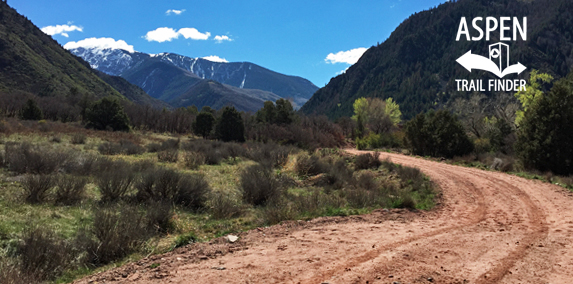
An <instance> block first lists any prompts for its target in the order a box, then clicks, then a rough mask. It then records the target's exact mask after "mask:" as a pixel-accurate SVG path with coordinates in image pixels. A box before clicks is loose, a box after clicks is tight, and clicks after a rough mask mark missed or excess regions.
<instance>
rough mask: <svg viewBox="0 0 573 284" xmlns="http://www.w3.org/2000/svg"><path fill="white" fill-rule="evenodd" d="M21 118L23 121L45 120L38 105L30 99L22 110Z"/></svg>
mask: <svg viewBox="0 0 573 284" xmlns="http://www.w3.org/2000/svg"><path fill="white" fill-rule="evenodd" d="M20 118H21V119H23V120H41V119H43V118H44V115H43V114H42V110H41V109H40V108H39V107H38V104H36V101H35V100H33V99H28V101H26V104H24V106H23V107H22V109H21V110H20Z"/></svg>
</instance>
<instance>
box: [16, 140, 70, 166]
mask: <svg viewBox="0 0 573 284" xmlns="http://www.w3.org/2000/svg"><path fill="white" fill-rule="evenodd" d="M5 147H6V154H5V155H6V156H5V163H6V164H7V165H8V170H10V171H13V172H16V173H19V174H24V173H34V174H50V173H54V172H56V171H57V170H58V169H59V168H60V166H61V165H63V164H64V163H65V162H66V161H68V160H70V159H72V158H74V155H73V152H71V151H54V150H52V149H49V148H47V147H44V146H39V145H34V146H33V145H31V144H30V143H27V142H24V143H6V146H5Z"/></svg>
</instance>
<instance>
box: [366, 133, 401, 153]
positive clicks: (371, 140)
mask: <svg viewBox="0 0 573 284" xmlns="http://www.w3.org/2000/svg"><path fill="white" fill-rule="evenodd" d="M400 146H401V141H400V138H398V137H397V136H396V135H395V134H394V133H380V134H376V133H374V132H370V133H369V134H368V135H367V136H365V137H364V138H357V139H356V148H357V149H358V150H365V149H378V148H384V147H388V148H394V147H400Z"/></svg>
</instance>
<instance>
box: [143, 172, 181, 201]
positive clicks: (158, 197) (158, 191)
mask: <svg viewBox="0 0 573 284" xmlns="http://www.w3.org/2000/svg"><path fill="white" fill-rule="evenodd" d="M180 180H181V174H180V173H178V172H176V171H174V170H172V169H167V168H150V169H148V170H146V171H145V172H143V173H142V174H141V179H140V180H139V181H138V182H137V184H136V186H135V187H136V189H137V197H138V199H139V200H155V201H168V202H171V201H173V200H174V198H175V196H176V195H177V194H178V192H179V182H180Z"/></svg>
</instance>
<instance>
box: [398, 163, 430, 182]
mask: <svg viewBox="0 0 573 284" xmlns="http://www.w3.org/2000/svg"><path fill="white" fill-rule="evenodd" d="M396 171H397V173H398V177H399V178H400V179H401V180H402V181H404V182H408V181H411V182H414V183H415V184H418V183H421V182H422V181H423V180H424V175H423V174H422V172H421V171H420V169H418V168H412V167H406V166H398V167H397V168H396Z"/></svg>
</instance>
